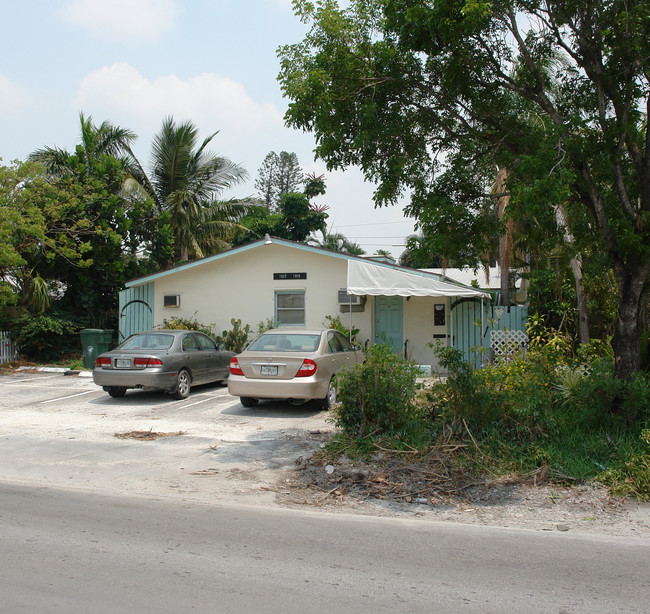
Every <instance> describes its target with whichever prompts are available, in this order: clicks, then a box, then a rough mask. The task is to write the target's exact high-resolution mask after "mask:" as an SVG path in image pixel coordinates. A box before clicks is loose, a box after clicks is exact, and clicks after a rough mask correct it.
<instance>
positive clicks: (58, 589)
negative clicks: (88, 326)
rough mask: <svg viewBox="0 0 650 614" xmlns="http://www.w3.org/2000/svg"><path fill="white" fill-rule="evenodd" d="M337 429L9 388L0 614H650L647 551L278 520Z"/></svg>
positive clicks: (1, 471)
mask: <svg viewBox="0 0 650 614" xmlns="http://www.w3.org/2000/svg"><path fill="white" fill-rule="evenodd" d="M328 429H331V424H329V423H328V422H327V418H326V415H325V414H323V413H322V412H318V411H315V410H314V409H313V408H310V407H307V406H303V407H291V406H288V405H286V404H279V403H270V404H265V405H264V406H263V407H260V408H253V409H245V408H243V407H242V406H241V405H240V404H239V403H238V401H237V399H234V398H233V397H230V396H229V395H228V394H227V390H226V389H224V388H223V387H219V386H207V387H201V388H197V389H196V390H194V391H193V393H192V395H191V396H190V398H189V399H186V400H185V401H174V400H172V399H170V398H169V397H167V396H165V395H162V394H159V393H147V392H142V391H139V392H133V393H128V394H127V396H126V397H125V398H124V399H112V398H110V397H109V396H108V395H107V394H105V393H104V392H102V391H101V389H99V388H97V387H96V386H94V384H93V383H92V381H91V380H89V379H88V378H85V379H84V378H76V377H65V376H62V375H61V374H33V373H24V374H20V375H0V561H2V564H1V565H0V613H11V614H13V613H14V612H39V613H49V612H53V613H54V612H56V613H59V612H66V613H70V612H74V613H76V612H89V613H90V612H92V613H96V612H99V613H101V612H175V613H176V612H217V613H220V612H227V613H231V612H247V613H248V612H251V611H259V612H283V613H284V612H305V613H309V612H330V611H332V610H334V611H335V612H337V614H341V613H346V612H355V613H365V612H372V613H373V614H374V613H377V612H391V613H392V612H432V613H435V612H454V613H455V612H482V613H490V612H525V613H536V612H540V613H542V612H544V613H547V612H553V613H557V614H559V613H572V614H577V613H580V612H585V613H586V612H589V613H596V614H597V613H600V612H603V613H607V614H609V613H610V612H626V613H627V612H648V611H650V605H649V603H650V587H649V584H648V578H650V556H649V555H650V550H649V546H650V542H649V540H648V539H647V538H644V537H641V538H637V537H629V536H628V537H613V536H605V535H588V534H574V533H568V532H562V533H560V532H546V531H528V530H521V529H520V530H516V529H499V528H490V527H485V526H467V525H461V524H453V523H449V522H447V523H440V522H429V521H427V520H424V519H423V518H418V519H413V518H404V517H399V518H393V517H382V518H379V517H376V516H372V515H349V514H338V513H334V512H333V511H329V512H327V513H314V512H311V511H306V510H305V511H302V510H301V511H297V510H287V509H279V508H278V507H277V505H274V493H273V492H272V491H270V490H268V488H267V487H268V486H269V485H272V484H276V483H277V481H278V480H281V479H282V476H283V472H285V471H291V468H292V467H293V466H295V465H294V460H295V458H297V457H298V456H300V455H302V454H309V453H310V452H311V451H313V450H314V449H316V448H317V447H318V446H319V445H320V441H321V439H319V433H321V432H322V431H323V430H328ZM134 430H138V431H145V432H146V431H152V432H162V433H165V434H166V435H168V436H165V437H162V438H159V439H154V440H146V441H143V440H133V439H121V438H118V437H116V434H121V433H125V432H129V431H134ZM243 503H246V505H242V504H243Z"/></svg>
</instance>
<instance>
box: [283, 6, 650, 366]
mask: <svg viewBox="0 0 650 614" xmlns="http://www.w3.org/2000/svg"><path fill="white" fill-rule="evenodd" d="M348 5H349V6H348V8H346V9H341V8H339V6H338V5H337V3H336V2H335V1H333V0H322V1H319V2H315V3H314V2H307V1H303V0H298V1H297V2H295V3H294V6H295V7H296V11H297V14H298V15H299V17H300V18H301V19H302V20H304V21H305V22H308V23H310V24H311V29H310V31H309V33H308V34H307V36H306V38H305V39H304V40H303V41H302V42H300V43H298V44H295V45H287V46H284V47H282V48H281V49H280V52H279V55H280V58H281V63H282V68H281V73H280V81H281V84H282V88H283V90H284V93H285V95H286V96H287V97H288V98H289V99H290V101H291V102H290V105H289V109H288V111H287V114H286V121H287V123H288V124H289V125H290V126H293V127H296V128H301V129H304V130H308V131H311V132H313V133H314V134H315V137H316V141H317V147H316V154H317V156H319V157H320V158H322V159H323V160H325V161H326V162H327V164H328V166H329V168H340V167H346V166H348V165H359V166H360V167H361V169H362V170H363V172H364V173H365V176H366V177H367V178H368V179H369V180H372V181H374V182H375V183H376V184H377V190H376V192H375V200H376V203H377V204H379V205H382V204H390V203H395V202H397V201H398V199H399V197H400V196H401V195H402V194H403V193H404V192H405V191H407V190H408V191H409V192H410V194H411V200H410V203H409V205H408V207H407V212H408V213H410V214H412V215H414V216H416V217H417V218H418V220H419V223H420V226H421V228H422V229H424V230H425V231H426V234H427V236H430V237H437V238H438V240H439V241H440V242H441V243H444V242H445V241H446V240H447V239H448V238H450V237H456V238H455V239H453V241H456V244H457V245H458V247H459V249H460V248H462V249H463V250H465V252H467V251H468V249H469V247H470V246H471V247H472V250H473V253H475V254H477V255H478V254H480V253H485V251H486V247H489V246H486V245H485V244H483V245H480V243H481V242H482V241H483V242H484V241H485V237H488V238H489V237H493V236H494V231H495V230H500V231H503V225H502V224H500V222H499V220H498V218H497V216H496V215H486V214H485V211H488V210H494V208H493V207H485V206H484V205H485V199H486V198H494V197H495V195H494V194H492V195H490V186H491V185H492V184H493V180H494V175H495V171H496V169H497V168H505V169H508V181H507V189H508V196H509V202H508V209H509V210H510V215H517V213H518V212H519V214H520V215H522V216H523V215H524V214H525V215H527V216H528V219H537V220H539V221H540V223H543V224H549V225H550V226H552V225H553V224H556V220H555V216H554V212H555V207H556V206H557V205H558V204H561V205H563V206H564V207H565V213H566V215H565V220H567V221H568V223H569V224H570V228H571V231H572V236H573V238H574V240H575V241H576V244H580V243H589V244H590V245H591V246H592V248H594V249H597V250H600V251H602V252H604V253H606V254H607V256H608V258H609V263H610V266H611V267H612V270H613V273H614V277H615V279H616V284H617V290H618V312H617V317H616V323H615V327H614V337H613V341H612V345H613V348H614V352H615V360H616V369H617V372H618V374H619V375H620V376H621V377H627V376H629V375H631V374H632V373H634V372H635V371H637V370H638V369H639V367H640V343H639V339H640V330H639V315H640V310H641V306H642V299H643V295H644V291H645V289H646V285H647V281H648V274H649V272H650V237H649V231H648V229H649V227H650V225H649V224H648V216H649V215H650V141H649V139H650V137H649V134H648V123H647V113H648V110H649V109H648V104H649V96H648V93H649V89H650V81H649V80H650V77H649V75H650V71H649V59H648V58H650V36H648V32H649V23H650V5H649V4H648V3H647V2H645V1H641V0H625V1H624V0H607V1H605V0H602V1H591V2H584V1H580V0H564V1H562V2H543V1H541V2H540V1H525V0H519V1H515V0H502V1H499V2H484V1H481V0H351V2H349V3H348ZM532 117H536V118H539V120H540V121H538V122H533V121H531V118H532ZM497 196H498V195H497ZM439 253H444V252H442V251H440V252H439ZM445 255H451V256H453V254H445Z"/></svg>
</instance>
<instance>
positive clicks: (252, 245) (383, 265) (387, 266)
mask: <svg viewBox="0 0 650 614" xmlns="http://www.w3.org/2000/svg"><path fill="white" fill-rule="evenodd" d="M271 241H272V243H273V245H282V246H283V247H290V248H293V249H297V250H300V251H306V252H310V253H312V254H319V255H321V256H329V257H330V258H337V259H339V260H345V261H348V260H356V261H357V262H365V263H366V264H373V265H375V266H378V267H381V268H385V269H392V270H394V271H403V272H405V273H411V274H412V275H418V276H420V277H423V278H425V279H435V280H437V281H444V282H445V283H448V284H451V285H455V286H458V287H459V288H467V286H464V285H462V284H459V283H458V282H454V281H452V280H447V279H445V278H444V276H442V275H438V274H437V273H427V272H426V271H419V270H418V269H409V268H408V267H403V266H400V265H398V264H390V263H387V262H378V261H376V260H369V259H368V258H361V257H359V256H352V255H350V254H342V253H341V252H335V251H332V250H329V249H324V248H322V247H314V246H313V245H305V244H304V243H296V242H294V241H287V240H286V239H277V238H275V237H271ZM265 245H266V244H265V241H264V240H263V239H262V240H260V241H255V242H253V243H249V244H248V245H242V246H241V247H235V248H233V249H230V250H228V251H226V252H221V253H220V254H215V255H214V256H208V257H207V258H202V259H201V260H194V261H193V262H188V263H187V264H181V265H179V266H177V267H174V268H172V269H167V270H165V271H160V272H158V273H153V274H152V275H147V276H145V277H138V278H136V279H132V280H130V281H127V282H126V283H125V284H124V285H125V287H126V288H133V287H136V286H141V285H143V284H146V283H149V282H152V281H156V280H157V279H160V278H162V277H167V276H169V275H175V274H176V273H181V272H183V271H188V270H190V269H193V268H196V267H199V266H203V265H204V264H209V263H211V262H216V261H217V260H223V259H227V258H230V257H231V256H236V255H237V254H241V253H243V252H246V251H248V250H251V249H257V248H258V247H265ZM486 296H489V294H488V293H486Z"/></svg>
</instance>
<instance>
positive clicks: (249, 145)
mask: <svg viewBox="0 0 650 614" xmlns="http://www.w3.org/2000/svg"><path fill="white" fill-rule="evenodd" d="M73 108H74V110H75V111H83V112H84V113H86V114H87V115H92V116H93V117H94V118H95V120H97V121H103V120H104V119H110V120H111V121H112V122H113V123H115V124H117V125H120V126H123V127H125V128H130V129H132V130H134V131H135V132H136V133H137V134H138V135H139V139H138V143H137V146H136V149H137V150H139V151H140V153H141V154H143V155H144V154H145V153H146V151H148V146H149V143H150V142H151V137H152V136H153V135H154V134H155V133H156V132H157V131H158V129H159V128H160V125H161V123H162V120H163V118H165V117H167V116H169V115H172V116H173V117H174V118H175V119H176V120H177V121H185V120H191V121H192V122H193V123H194V124H195V125H196V126H197V127H198V128H199V130H200V136H201V137H202V138H204V137H206V136H208V134H210V133H212V132H214V131H217V130H219V131H220V132H219V137H218V139H217V141H215V143H214V147H215V148H216V149H217V150H218V151H220V152H222V153H224V154H225V155H227V156H228V157H229V158H231V159H232V160H233V161H235V162H240V163H245V166H246V167H247V168H248V170H249V171H250V172H252V171H253V169H254V168H257V165H259V164H261V161H262V159H263V156H264V154H265V153H267V152H268V151H269V149H266V150H265V148H266V147H267V145H266V143H268V142H278V141H279V140H280V139H281V138H282V137H280V136H279V134H285V133H286V132H287V129H286V128H285V127H284V123H283V119H282V111H280V109H278V108H277V107H276V106H275V105H273V104H271V103H264V102H262V103H259V102H256V101H255V100H253V99H252V98H251V97H250V96H249V95H248V94H247V93H246V90H245V88H244V86H243V85H242V84H241V83H238V82H236V81H233V80H232V79H228V78H226V77H222V76H219V75H215V74H211V73H205V74H201V75H197V76H194V77H190V78H189V79H181V78H180V77H178V76H176V75H164V76H160V77H156V78H154V79H149V78H147V77H145V76H143V75H142V74H141V73H140V72H139V71H138V70H136V69H135V68H133V67H132V66H131V65H129V64H128V63H126V62H115V63H114V64H112V65H111V66H106V67H103V68H99V69H97V70H95V71H93V72H91V73H89V74H88V75H86V76H85V77H84V78H83V79H82V80H81V81H80V83H79V87H78V90H77V94H76V96H75V98H74V100H73Z"/></svg>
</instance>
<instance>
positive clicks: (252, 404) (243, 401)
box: [239, 397, 259, 407]
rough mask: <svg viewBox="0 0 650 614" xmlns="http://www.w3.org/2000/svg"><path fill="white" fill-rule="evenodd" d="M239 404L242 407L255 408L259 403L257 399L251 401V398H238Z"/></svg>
mask: <svg viewBox="0 0 650 614" xmlns="http://www.w3.org/2000/svg"><path fill="white" fill-rule="evenodd" d="M239 402H240V403H241V404H242V405H243V406H244V407H255V406H256V405H257V404H258V403H259V401H258V400H257V399H253V398H251V397H239Z"/></svg>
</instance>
